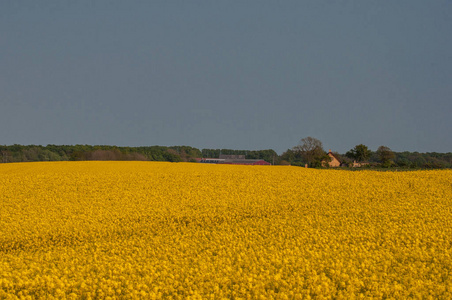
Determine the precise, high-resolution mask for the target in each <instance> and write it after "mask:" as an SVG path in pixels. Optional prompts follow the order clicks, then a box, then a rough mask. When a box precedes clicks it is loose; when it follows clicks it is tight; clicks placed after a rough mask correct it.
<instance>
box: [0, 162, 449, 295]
mask: <svg viewBox="0 0 452 300" xmlns="http://www.w3.org/2000/svg"><path fill="white" fill-rule="evenodd" d="M429 297H430V298H432V299H439V298H441V299H451V298H452V171H450V170H444V171H413V172H376V171H358V172H350V171H342V170H315V169H304V168H298V167H282V166H281V167H279V166H233V165H205V164H194V163H191V164H190V163H157V162H49V163H47V162H46V163H17V164H0V299H40V298H41V299H53V298H55V299H65V298H66V299H137V298H138V299H139V298H141V299H160V298H162V299H222V298H225V299H309V298H315V299H353V298H375V299H380V298H396V299H397V298H414V299H428V298H429Z"/></svg>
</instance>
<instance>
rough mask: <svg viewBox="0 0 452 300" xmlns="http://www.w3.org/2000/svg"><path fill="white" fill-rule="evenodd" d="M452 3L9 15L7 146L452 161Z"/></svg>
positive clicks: (24, 7) (138, 7)
mask: <svg viewBox="0 0 452 300" xmlns="http://www.w3.org/2000/svg"><path fill="white" fill-rule="evenodd" d="M451 113H452V2H451V1H424V0H422V1H417V0H409V1H404V0H401V1H317V0H316V1H314V0H312V1H265V0H259V1H167V0H165V1H107V0H105V1H96V0H90V1H72V0H71V1H69V0H66V1H62V0H58V1H56V0H55V1H20V0H19V1H2V3H1V4H0V144H2V145H10V144H14V143H19V144H41V145H47V144H93V145H94V144H97V145H98V144H107V145H119V146H140V145H167V146H170V145H190V146H193V147H197V148H232V149H249V150H254V149H256V150H258V149H269V148H272V149H275V150H276V151H277V152H278V153H282V152H283V151H285V150H286V149H288V148H291V147H292V146H294V145H296V144H297V143H298V142H299V140H300V139H301V138H303V137H307V136H313V137H316V138H318V139H320V140H321V141H322V142H323V144H324V147H325V149H326V150H328V149H333V150H335V151H338V152H341V153H345V152H346V151H348V150H349V149H351V148H353V147H354V146H355V145H357V144H361V143H363V144H365V145H367V146H369V147H370V148H371V149H372V150H376V149H377V148H378V146H380V145H385V146H388V147H390V148H391V149H393V150H395V151H404V150H408V151H419V152H433V151H436V152H451V151H452V130H451V129H452V118H451Z"/></svg>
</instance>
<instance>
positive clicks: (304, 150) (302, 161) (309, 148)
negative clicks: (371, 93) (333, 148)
mask: <svg viewBox="0 0 452 300" xmlns="http://www.w3.org/2000/svg"><path fill="white" fill-rule="evenodd" d="M333 155H334V156H335V157H336V158H337V159H338V160H339V161H340V163H341V166H342V167H354V166H359V167H364V168H401V169H410V168H411V169H443V168H452V153H451V152H448V153H437V152H428V153H419V152H408V151H405V152H395V151H392V150H391V149H390V148H389V147H387V146H380V147H378V149H377V150H376V151H372V150H370V149H369V148H368V147H367V146H366V145H364V144H359V145H356V146H355V147H354V148H352V149H350V150H349V151H347V152H346V153H345V154H340V153H337V152H334V153H333ZM329 161H330V157H329V155H328V153H327V152H326V151H325V150H324V149H323V145H322V142H321V141H320V140H318V139H316V138H313V137H306V138H303V139H301V141H300V143H299V144H298V145H296V146H294V147H292V148H291V149H288V150H287V151H286V152H284V153H283V154H282V155H281V156H280V158H279V162H280V164H290V165H296V166H306V165H307V166H309V167H327V166H328V164H327V163H328V162H329Z"/></svg>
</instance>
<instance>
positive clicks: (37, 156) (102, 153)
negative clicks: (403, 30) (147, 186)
mask: <svg viewBox="0 0 452 300" xmlns="http://www.w3.org/2000/svg"><path fill="white" fill-rule="evenodd" d="M220 154H226V155H245V157H246V158H248V159H263V160H265V161H267V162H269V163H272V164H281V165H284V164H285V165H287V164H290V165H295V166H305V165H306V164H307V165H308V166H309V167H322V166H324V162H327V161H329V159H330V158H329V156H328V154H327V153H326V151H325V150H324V149H323V144H322V142H321V141H320V140H318V139H316V138H313V137H306V138H303V139H302V140H301V141H300V143H299V144H298V145H296V146H295V147H292V148H291V149H288V150H287V151H286V152H284V153H283V154H282V155H278V154H277V153H276V152H275V151H274V150H272V149H268V150H258V151H250V150H233V149H202V150H199V149H197V148H193V147H190V146H172V147H165V146H143V147H118V146H105V145H98V146H91V145H47V146H41V145H28V146H23V145H18V144H15V145H11V146H1V145H0V162H3V163H8V162H28V161H64V160H148V161H170V162H183V161H185V162H194V161H196V158H200V157H210V158H218V157H219V156H220ZM334 154H335V156H336V157H337V158H338V159H339V160H340V161H341V163H342V165H343V166H352V165H353V162H354V161H356V162H359V163H361V165H365V166H366V167H386V168H389V167H397V168H452V153H418V152H393V151H392V150H391V149H390V148H389V147H386V146H380V147H379V148H378V149H377V150H376V151H375V152H373V151H371V150H370V149H369V148H368V147H367V146H366V145H363V144H359V145H356V146H355V147H354V148H352V149H350V150H349V151H347V152H346V153H345V154H339V153H334Z"/></svg>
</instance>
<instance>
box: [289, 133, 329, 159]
mask: <svg viewBox="0 0 452 300" xmlns="http://www.w3.org/2000/svg"><path fill="white" fill-rule="evenodd" d="M292 151H294V152H295V153H297V154H298V155H300V156H301V157H302V158H303V159H304V160H305V161H306V162H307V163H308V164H309V165H310V166H321V164H322V160H325V159H327V158H328V155H327V154H326V152H325V150H323V144H322V142H321V141H320V140H318V139H316V138H313V137H310V136H308V137H305V138H303V139H301V140H300V143H299V144H298V145H297V146H295V147H293V148H292Z"/></svg>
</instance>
